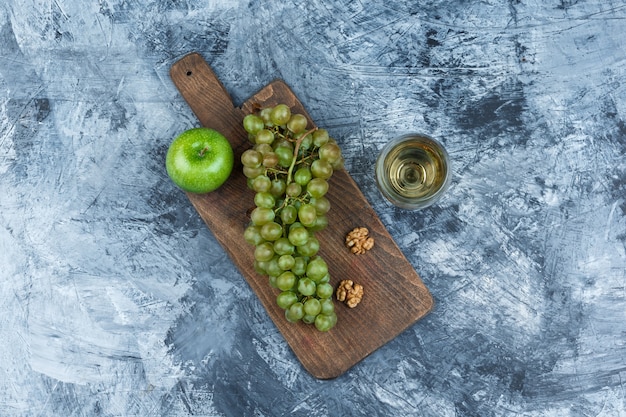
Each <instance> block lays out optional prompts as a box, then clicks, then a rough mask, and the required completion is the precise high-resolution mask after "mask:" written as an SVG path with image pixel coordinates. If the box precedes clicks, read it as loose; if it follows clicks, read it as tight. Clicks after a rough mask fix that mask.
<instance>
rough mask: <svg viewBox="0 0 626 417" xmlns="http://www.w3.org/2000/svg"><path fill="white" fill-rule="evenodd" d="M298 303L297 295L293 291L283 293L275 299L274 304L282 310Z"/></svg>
mask: <svg viewBox="0 0 626 417" xmlns="http://www.w3.org/2000/svg"><path fill="white" fill-rule="evenodd" d="M297 302H298V295H297V294H296V293H295V292H293V291H283V292H281V293H280V294H278V296H277V297H276V304H278V306H279V307H280V308H282V309H283V310H286V309H288V308H289V307H291V305H292V304H293V303H297Z"/></svg>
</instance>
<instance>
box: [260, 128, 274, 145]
mask: <svg viewBox="0 0 626 417" xmlns="http://www.w3.org/2000/svg"><path fill="white" fill-rule="evenodd" d="M272 142H274V133H273V132H272V131H271V130H268V129H261V130H260V131H259V132H258V133H257V134H256V143H263V144H267V145H271V144H272Z"/></svg>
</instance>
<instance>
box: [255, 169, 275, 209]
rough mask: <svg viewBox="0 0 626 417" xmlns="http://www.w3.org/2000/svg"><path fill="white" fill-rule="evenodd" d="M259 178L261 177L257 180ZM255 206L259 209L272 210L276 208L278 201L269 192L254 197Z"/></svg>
mask: <svg viewBox="0 0 626 417" xmlns="http://www.w3.org/2000/svg"><path fill="white" fill-rule="evenodd" d="M259 178H260V177H257V178H255V180H256V179H259ZM254 204H255V205H256V206H257V207H262V208H268V209H271V208H274V204H276V199H275V198H274V196H273V195H271V194H270V193H268V192H260V193H256V194H255V195H254Z"/></svg>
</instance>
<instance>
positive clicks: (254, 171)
mask: <svg viewBox="0 0 626 417" xmlns="http://www.w3.org/2000/svg"><path fill="white" fill-rule="evenodd" d="M263 173H265V167H264V166H260V165H259V166H258V167H256V168H252V167H247V166H244V167H243V175H245V176H246V177H247V178H256V177H258V176H259V175H262V174H263Z"/></svg>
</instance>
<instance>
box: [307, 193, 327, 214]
mask: <svg viewBox="0 0 626 417" xmlns="http://www.w3.org/2000/svg"><path fill="white" fill-rule="evenodd" d="M311 204H313V206H314V207H315V212H316V213H317V215H318V216H322V215H324V214H326V213H328V210H330V201H328V199H327V198H326V197H320V198H311Z"/></svg>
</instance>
